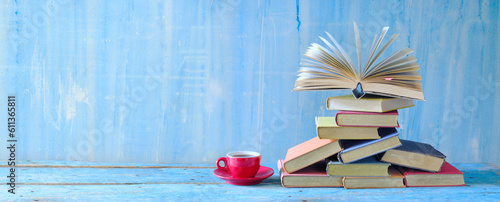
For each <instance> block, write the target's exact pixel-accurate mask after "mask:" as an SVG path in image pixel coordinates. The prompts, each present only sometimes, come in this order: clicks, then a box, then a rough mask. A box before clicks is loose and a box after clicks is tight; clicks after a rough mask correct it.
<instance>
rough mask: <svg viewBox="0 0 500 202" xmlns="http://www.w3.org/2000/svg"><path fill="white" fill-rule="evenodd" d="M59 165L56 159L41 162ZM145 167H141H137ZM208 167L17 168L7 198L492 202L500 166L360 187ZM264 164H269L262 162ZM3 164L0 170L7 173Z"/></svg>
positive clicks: (499, 192) (498, 189)
mask: <svg viewBox="0 0 500 202" xmlns="http://www.w3.org/2000/svg"><path fill="white" fill-rule="evenodd" d="M47 163H48V164H50V165H61V164H60V163H58V162H51V163H50V162H47ZM143 166H147V165H143ZM204 166H205V167H209V165H203V164H201V165H197V166H196V167H191V165H189V164H180V165H179V167H168V168H127V169H123V168H109V167H107V168H79V167H67V168H60V167H21V168H18V169H20V170H19V172H17V173H16V174H17V175H18V177H17V180H18V182H19V183H18V185H17V187H18V189H17V194H16V195H15V196H12V195H10V194H8V193H7V192H6V191H1V192H0V197H1V198H6V199H9V200H11V199H12V200H16V199H30V200H68V199H78V200H97V199H100V200H119V199H123V198H128V199H161V200H186V199H189V200H210V201H211V200H217V201H219V200H252V201H253V200H321V199H325V200H336V199H343V200H377V199H378V200H405V199H417V200H432V199H438V200H498V199H500V169H498V167H496V166H493V165H488V164H455V166H456V167H458V168H459V169H461V170H462V171H463V172H464V175H465V181H466V183H467V186H465V187H441V188H402V189H360V190H346V189H343V188H283V187H281V185H280V180H279V176H278V173H275V175H274V176H272V177H270V178H268V179H266V180H265V181H264V182H263V183H261V184H259V185H255V186H233V185H229V184H225V183H224V182H223V181H222V180H220V179H218V178H217V177H215V176H213V174H212V171H213V169H212V168H198V167H204ZM266 166H271V167H272V165H270V164H266ZM7 169H8V168H5V167H3V168H0V173H7ZM5 188H6V187H5Z"/></svg>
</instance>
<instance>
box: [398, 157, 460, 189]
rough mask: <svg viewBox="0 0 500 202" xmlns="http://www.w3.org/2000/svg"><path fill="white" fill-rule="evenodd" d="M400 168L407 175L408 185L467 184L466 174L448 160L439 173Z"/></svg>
mask: <svg viewBox="0 0 500 202" xmlns="http://www.w3.org/2000/svg"><path fill="white" fill-rule="evenodd" d="M398 169H399V170H400V171H401V172H402V173H403V175H404V176H405V184H406V186H407V187H444V186H465V182H464V174H463V173H462V172H461V171H460V170H458V169H457V168H455V167H453V166H452V165H451V164H449V163H448V162H446V161H445V162H444V164H443V167H442V168H441V171H439V172H437V173H431V172H424V171H419V170H415V169H412V168H406V167H401V166H399V167H398Z"/></svg>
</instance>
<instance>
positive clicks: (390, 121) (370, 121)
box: [335, 110, 399, 128]
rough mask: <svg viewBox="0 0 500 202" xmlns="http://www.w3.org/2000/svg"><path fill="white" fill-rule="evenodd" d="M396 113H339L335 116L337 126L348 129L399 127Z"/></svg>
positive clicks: (395, 111)
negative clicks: (347, 127)
mask: <svg viewBox="0 0 500 202" xmlns="http://www.w3.org/2000/svg"><path fill="white" fill-rule="evenodd" d="M398 115H399V114H398V111H397V110H394V111H390V112H383V113H377V112H356V111H342V110H341V111H339V112H338V113H337V115H336V116H335V120H336V121H337V125H339V126H343V127H345V126H350V127H396V128H397V127H399V124H398Z"/></svg>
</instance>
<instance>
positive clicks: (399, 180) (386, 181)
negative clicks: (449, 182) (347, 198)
mask: <svg viewBox="0 0 500 202" xmlns="http://www.w3.org/2000/svg"><path fill="white" fill-rule="evenodd" d="M388 171H389V174H390V177H344V179H343V180H342V181H343V184H344V187H345V188H346V189H360V188H404V187H405V184H404V182H403V181H404V176H403V175H402V174H401V173H400V172H399V171H397V170H396V169H395V168H394V167H392V166H391V167H389V170H388Z"/></svg>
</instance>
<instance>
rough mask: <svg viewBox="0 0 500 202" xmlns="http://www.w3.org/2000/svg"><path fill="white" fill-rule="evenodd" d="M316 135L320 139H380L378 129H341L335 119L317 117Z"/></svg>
mask: <svg viewBox="0 0 500 202" xmlns="http://www.w3.org/2000/svg"><path fill="white" fill-rule="evenodd" d="M316 134H317V135H318V138H320V139H379V138H380V135H379V134H378V127H340V126H338V125H337V123H336V121H335V117H316Z"/></svg>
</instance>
